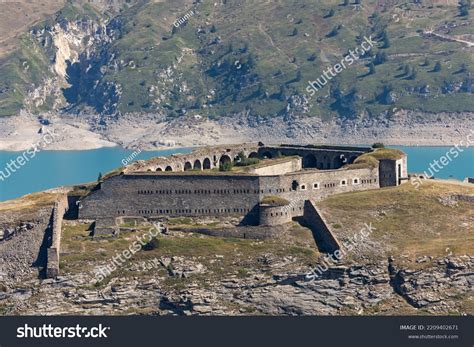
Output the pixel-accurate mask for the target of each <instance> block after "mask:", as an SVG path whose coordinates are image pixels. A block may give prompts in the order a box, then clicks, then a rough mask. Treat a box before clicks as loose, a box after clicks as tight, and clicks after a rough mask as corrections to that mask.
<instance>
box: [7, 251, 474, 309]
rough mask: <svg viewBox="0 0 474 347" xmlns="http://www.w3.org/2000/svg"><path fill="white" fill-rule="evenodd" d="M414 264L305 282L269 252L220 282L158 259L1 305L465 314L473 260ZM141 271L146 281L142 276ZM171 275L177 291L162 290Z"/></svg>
mask: <svg viewBox="0 0 474 347" xmlns="http://www.w3.org/2000/svg"><path fill="white" fill-rule="evenodd" d="M219 260H220V258H216V261H219ZM418 260H419V261H420V263H424V265H425V266H424V267H423V269H417V270H412V269H410V268H403V267H399V266H397V265H395V261H393V260H390V261H381V262H380V263H374V264H352V265H347V266H344V265H341V266H338V267H334V268H330V269H329V270H328V271H327V272H326V273H324V276H322V277H321V278H318V279H315V280H313V281H308V280H305V276H304V273H305V272H307V270H308V269H307V268H306V267H305V266H303V265H302V264H298V263H295V259H294V258H292V257H291V256H288V257H275V256H273V255H270V254H269V255H267V256H265V257H263V258H262V259H258V260H257V262H256V263H259V266H255V267H254V266H247V268H246V270H247V273H246V274H245V276H238V275H233V276H226V277H222V278H219V277H216V276H215V274H212V273H209V272H208V271H207V270H206V268H205V266H204V265H202V264H201V263H200V262H199V259H197V258H193V257H190V258H186V257H173V258H167V257H163V258H160V259H156V261H148V262H146V263H136V264H135V263H134V264H130V267H129V268H128V270H132V271H134V273H136V277H133V278H121V277H116V278H113V279H112V280H111V281H110V282H109V283H107V284H106V285H105V286H104V287H99V288H96V289H94V286H93V284H94V279H93V276H92V275H91V274H90V273H87V272H84V273H80V274H77V275H74V276H65V277H58V278H57V279H54V280H53V279H48V280H44V281H40V280H37V279H32V280H30V281H26V282H24V283H23V285H22V288H14V287H12V288H8V289H7V290H6V291H5V290H4V291H1V290H0V293H1V295H0V304H3V305H4V306H6V307H8V308H9V309H10V311H8V312H10V313H18V314H120V313H123V314H124V313H131V312H135V313H137V312H140V313H149V314H158V315H248V314H269V315H340V314H383V313H384V312H389V313H395V312H397V310H398V309H399V306H405V310H407V309H408V310H412V311H410V312H413V313H415V312H416V311H417V310H418V309H423V310H424V311H425V312H426V311H428V312H432V313H438V314H447V313H450V312H458V313H461V314H467V313H469V312H460V311H459V309H458V302H457V300H459V298H460V297H462V296H468V295H469V293H472V285H473V283H474V272H473V271H472V270H473V268H474V257H470V256H461V257H451V258H439V259H421V258H420V259H418ZM262 264H263V265H264V267H261V265H262ZM144 271H147V272H148V273H149V274H151V276H148V277H146V278H142V277H140V274H141V273H143V272H144ZM199 276H201V277H199ZM171 278H175V279H180V280H182V282H181V283H182V286H180V287H179V289H177V288H175V289H170V288H168V287H166V286H165V285H164V283H166V282H167V281H168V280H169V279H171ZM198 278H199V280H197V279H198ZM203 278H204V279H203ZM35 297H41V300H36V299H35ZM470 314H472V312H470Z"/></svg>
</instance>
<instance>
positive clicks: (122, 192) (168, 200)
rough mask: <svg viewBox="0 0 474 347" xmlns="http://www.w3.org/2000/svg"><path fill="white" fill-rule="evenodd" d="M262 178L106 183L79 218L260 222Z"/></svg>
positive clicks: (132, 178) (135, 178) (141, 178)
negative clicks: (239, 218)
mask: <svg viewBox="0 0 474 347" xmlns="http://www.w3.org/2000/svg"><path fill="white" fill-rule="evenodd" d="M258 202H259V181H258V176H251V175H247V176H237V175H196V174H189V175H187V174H178V175H171V174H161V175H160V174H151V175H144V174H137V175H121V176H116V177H113V178H111V179H109V180H106V181H105V182H104V183H103V184H102V187H101V189H100V191H97V192H95V193H93V194H92V195H90V196H88V197H87V198H85V199H84V200H83V201H82V202H81V208H80V210H79V216H80V218H82V219H88V218H90V219H96V218H107V217H112V216H114V217H117V216H142V217H153V216H163V215H166V216H199V215H217V216H219V215H250V217H252V216H254V217H255V219H256V218H258V214H257V213H256V212H257V211H256V210H255V207H256V206H257V204H258Z"/></svg>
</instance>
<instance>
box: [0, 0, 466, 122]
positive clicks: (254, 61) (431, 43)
mask: <svg viewBox="0 0 474 347" xmlns="http://www.w3.org/2000/svg"><path fill="white" fill-rule="evenodd" d="M344 3H345V2H344V1H328V0H325V1H318V2H317V3H316V4H314V3H309V2H308V1H296V0H293V1H242V0H241V1H238V0H232V1H231V0H227V1H222V2H213V1H196V2H195V3H193V2H191V1H185V0H183V1H161V2H157V1H156V2H154V1H150V2H148V1H137V2H128V1H123V2H121V1H114V2H112V4H113V6H112V5H109V6H108V7H107V6H105V7H104V6H103V4H102V3H101V2H92V4H82V3H77V2H74V3H73V2H68V3H66V5H65V6H64V7H63V8H62V9H61V10H60V11H59V12H57V13H56V14H55V15H53V16H51V17H50V18H49V19H47V20H46V21H44V22H42V23H40V24H37V25H36V26H35V27H33V28H31V29H30V30H29V31H28V32H26V33H24V34H23V35H22V37H21V39H20V40H19V43H18V47H17V50H16V51H15V52H14V53H12V54H11V55H10V56H9V57H7V58H5V59H4V60H3V62H2V63H1V66H0V76H2V80H1V81H0V114H2V115H10V114H14V113H16V112H18V111H19V110H20V109H29V110H31V111H33V112H38V111H44V110H62V111H64V110H65V111H69V112H78V111H87V112H91V113H100V114H104V115H106V114H109V115H120V114H124V113H130V112H142V113H154V114H161V115H165V116H166V117H181V116H193V115H203V116H209V117H211V118H220V117H225V116H233V115H235V114H250V115H252V116H263V117H271V116H275V115H280V116H283V117H285V118H291V117H294V116H311V117H318V118H321V119H323V120H324V119H329V118H334V117H337V118H342V119H354V118H357V117H363V118H372V117H377V116H378V115H383V117H387V118H390V117H391V116H392V114H393V112H394V111H395V110H397V109H408V110H419V111H424V112H433V113H436V112H469V111H471V112H472V111H473V110H474V101H473V100H474V98H472V93H473V91H474V78H473V77H472V69H473V68H472V62H473V54H472V53H473V49H474V48H473V45H472V44H471V42H474V32H473V29H472V28H473V25H472V14H466V13H464V12H463V11H462V9H461V8H460V7H459V6H458V3H457V1H430V4H415V3H409V2H405V1H395V0H392V1H384V2H383V3H384V4H382V5H381V4H380V3H382V2H381V1H363V2H362V4H361V5H358V4H355V3H353V2H352V1H351V2H350V3H348V4H347V5H344ZM417 3H418V2H417ZM467 12H469V11H468V10H467ZM461 14H463V15H461ZM176 21H178V22H176ZM174 23H175V24H177V25H173V24H174ZM364 37H366V38H371V39H372V40H374V41H375V42H376V44H375V45H374V47H373V48H372V49H371V50H370V51H369V52H368V54H366V55H365V56H364V57H363V58H361V59H360V60H358V61H357V62H355V63H354V64H353V65H351V66H348V67H347V68H346V69H344V70H343V71H341V72H340V73H338V74H337V75H336V76H335V77H332V78H331V80H330V81H329V83H328V84H327V85H326V86H324V87H323V88H322V89H321V90H318V91H317V92H316V93H313V91H312V90H310V89H308V86H309V85H308V82H309V81H314V80H316V79H317V78H319V77H320V76H321V74H323V73H324V71H325V70H326V69H328V68H330V67H332V66H333V65H334V64H335V63H337V62H339V61H341V59H343V58H344V57H345V55H346V54H348V52H349V50H354V49H355V48H356V47H359V46H360V44H361V43H362V42H363V41H364ZM313 94H314V95H313Z"/></svg>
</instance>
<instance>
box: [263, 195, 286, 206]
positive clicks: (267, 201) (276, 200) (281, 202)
mask: <svg viewBox="0 0 474 347" xmlns="http://www.w3.org/2000/svg"><path fill="white" fill-rule="evenodd" d="M260 203H261V204H262V205H270V206H288V205H289V204H290V202H289V201H288V200H286V199H285V198H282V197H280V196H275V195H267V196H264V197H263V198H262V200H261V201H260Z"/></svg>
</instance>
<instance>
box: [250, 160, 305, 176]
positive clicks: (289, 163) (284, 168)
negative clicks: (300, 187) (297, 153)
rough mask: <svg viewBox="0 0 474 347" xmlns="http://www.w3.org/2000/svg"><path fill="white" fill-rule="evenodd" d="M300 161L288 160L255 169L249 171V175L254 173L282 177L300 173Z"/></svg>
mask: <svg viewBox="0 0 474 347" xmlns="http://www.w3.org/2000/svg"><path fill="white" fill-rule="evenodd" d="M302 167H303V166H302V161H301V158H300V157H295V158H288V160H286V161H283V162H281V163H275V164H271V165H267V166H263V167H256V168H252V169H250V170H249V173H254V174H257V175H261V176H268V175H283V174H286V173H289V172H295V171H300V170H301V169H302Z"/></svg>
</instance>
